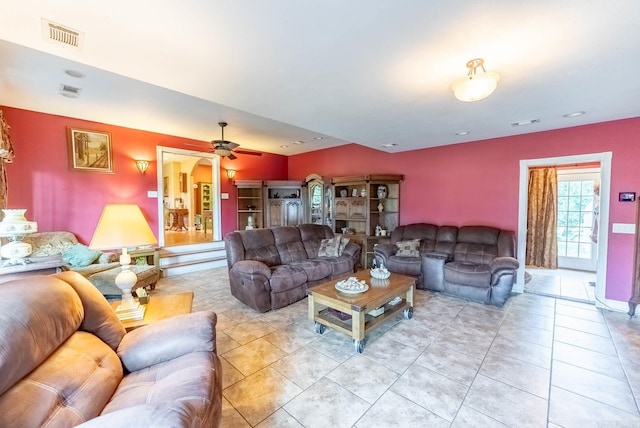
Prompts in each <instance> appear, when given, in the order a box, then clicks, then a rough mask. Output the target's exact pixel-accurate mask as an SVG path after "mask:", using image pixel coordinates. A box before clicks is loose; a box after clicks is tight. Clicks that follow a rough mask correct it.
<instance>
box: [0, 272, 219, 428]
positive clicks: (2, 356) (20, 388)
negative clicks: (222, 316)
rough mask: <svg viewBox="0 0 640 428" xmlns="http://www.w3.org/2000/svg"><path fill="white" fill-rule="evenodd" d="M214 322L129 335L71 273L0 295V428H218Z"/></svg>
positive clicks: (192, 317) (160, 324)
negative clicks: (81, 427)
mask: <svg viewBox="0 0 640 428" xmlns="http://www.w3.org/2000/svg"><path fill="white" fill-rule="evenodd" d="M216 320H217V319H216V314H215V313H213V312H196V313H192V314H187V315H181V316H177V317H174V318H168V319H165V320H161V321H157V322H155V323H152V324H149V325H147V326H145V327H141V328H139V329H137V330H133V331H131V332H129V333H125V330H124V328H123V327H122V324H121V323H120V321H119V320H118V318H117V316H116V314H115V313H114V311H113V310H112V309H111V307H110V305H109V304H108V303H107V301H106V300H105V298H104V297H103V296H102V295H101V294H100V293H99V292H98V290H96V288H95V287H93V286H92V285H91V284H90V283H89V282H88V280H87V279H86V278H84V277H82V276H81V275H80V274H78V273H76V272H62V273H59V274H56V275H51V276H30V277H26V278H21V279H17V280H13V281H9V282H6V283H3V284H2V285H1V286H0V329H1V330H2V335H1V337H0V426H2V427H41V426H51V427H72V426H77V425H80V426H83V427H125V426H126V427H133V426H135V427H217V426H219V424H220V418H221V411H222V410H221V400H222V396H221V379H222V372H221V368H220V361H219V360H218V357H217V356H216V352H215V350H216V349H215V345H216V331H215V326H216Z"/></svg>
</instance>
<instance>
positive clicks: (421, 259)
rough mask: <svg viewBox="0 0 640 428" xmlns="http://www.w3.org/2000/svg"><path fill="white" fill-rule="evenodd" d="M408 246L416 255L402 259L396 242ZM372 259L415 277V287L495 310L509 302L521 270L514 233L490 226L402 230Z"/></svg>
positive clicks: (422, 225) (421, 226) (424, 225)
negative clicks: (411, 242)
mask: <svg viewBox="0 0 640 428" xmlns="http://www.w3.org/2000/svg"><path fill="white" fill-rule="evenodd" d="M410 241H414V243H416V244H417V248H416V250H417V251H416V252H415V254H411V255H406V254H403V255H399V254H398V248H399V247H398V243H401V244H400V245H401V246H402V243H406V242H410ZM416 241H417V242H416ZM374 254H375V260H376V263H378V264H384V265H385V266H386V267H387V268H388V269H389V270H390V271H391V272H396V273H403V274H406V275H412V276H415V277H417V278H418V282H417V284H418V285H417V288H420V289H426V290H434V291H441V292H444V293H446V294H451V295H454V296H458V297H463V298H466V299H469V300H474V301H479V302H482V303H487V304H492V305H495V306H502V305H504V303H505V302H506V300H507V299H508V298H509V295H510V294H511V290H512V288H513V283H514V280H515V277H516V271H517V269H518V266H519V264H518V261H517V260H516V259H515V254H516V253H515V234H514V233H513V232H511V231H507V230H501V229H498V228H495V227H488V226H462V227H455V226H436V225H433V224H428V223H415V224H409V225H404V226H399V227H397V228H396V229H395V230H394V231H393V232H392V234H391V238H390V243H389V244H379V245H377V246H376V247H375V248H374Z"/></svg>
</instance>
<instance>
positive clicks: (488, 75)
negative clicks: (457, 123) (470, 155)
mask: <svg viewBox="0 0 640 428" xmlns="http://www.w3.org/2000/svg"><path fill="white" fill-rule="evenodd" d="M467 68H468V69H469V72H468V73H467V77H465V78H464V79H461V80H459V81H457V82H456V83H454V84H453V86H451V89H452V90H453V93H454V95H455V97H456V98H457V99H459V100H460V101H465V102H472V101H479V100H481V99H484V98H487V97H488V96H489V95H491V94H492V93H493V91H495V89H496V87H497V86H498V82H499V81H500V75H498V73H494V72H492V71H487V70H485V69H484V59H482V58H476V59H472V60H471V61H469V62H467Z"/></svg>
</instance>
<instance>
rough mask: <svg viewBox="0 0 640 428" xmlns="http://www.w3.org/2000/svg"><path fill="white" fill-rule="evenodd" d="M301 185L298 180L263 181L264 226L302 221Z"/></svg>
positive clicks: (295, 223)
mask: <svg viewBox="0 0 640 428" xmlns="http://www.w3.org/2000/svg"><path fill="white" fill-rule="evenodd" d="M302 187H303V185H302V182H300V181H265V204H264V207H265V211H266V218H265V224H266V227H276V226H296V225H298V224H302V223H304V218H305V217H304V206H303V203H302V199H301V194H302Z"/></svg>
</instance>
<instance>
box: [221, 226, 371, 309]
mask: <svg viewBox="0 0 640 428" xmlns="http://www.w3.org/2000/svg"><path fill="white" fill-rule="evenodd" d="M336 236H339V235H335V236H334V233H333V232H332V231H331V228H330V227H328V226H326V225H320V224H301V225H299V226H281V227H274V228H272V229H253V230H243V231H238V232H231V233H229V234H227V235H226V236H225V238H224V241H225V248H226V252H227V265H228V268H229V283H230V286H231V294H232V295H233V296H235V297H236V298H237V299H238V300H240V301H241V302H242V303H244V304H245V305H247V306H249V307H251V308H253V309H255V310H257V311H259V312H266V311H268V310H271V309H277V308H282V307H284V306H287V305H290V304H292V303H295V302H297V301H298V300H302V299H304V298H305V297H306V295H307V288H308V287H311V286H313V285H315V284H318V283H321V282H324V281H326V280H329V279H331V278H335V277H338V276H342V275H345V274H347V273H349V272H354V270H355V269H356V268H357V267H358V263H359V260H360V251H361V248H360V245H358V244H355V243H352V242H348V243H346V245H344V248H343V250H342V253H341V254H339V255H333V256H319V255H318V254H319V251H320V247H321V245H322V242H323V240H328V239H333V238H335V237H336Z"/></svg>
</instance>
